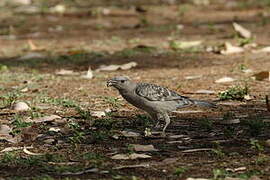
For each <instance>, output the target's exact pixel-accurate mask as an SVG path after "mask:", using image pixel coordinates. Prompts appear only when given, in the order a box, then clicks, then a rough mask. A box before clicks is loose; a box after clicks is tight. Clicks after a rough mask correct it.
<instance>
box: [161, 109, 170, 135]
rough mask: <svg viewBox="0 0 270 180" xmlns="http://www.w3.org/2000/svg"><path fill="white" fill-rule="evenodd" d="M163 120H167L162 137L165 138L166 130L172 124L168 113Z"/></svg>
mask: <svg viewBox="0 0 270 180" xmlns="http://www.w3.org/2000/svg"><path fill="white" fill-rule="evenodd" d="M163 118H164V119H165V126H164V128H163V130H162V135H163V136H165V130H166V128H167V126H168V125H169V124H170V122H171V120H170V117H169V115H168V114H167V113H165V114H163Z"/></svg>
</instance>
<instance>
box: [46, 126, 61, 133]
mask: <svg viewBox="0 0 270 180" xmlns="http://www.w3.org/2000/svg"><path fill="white" fill-rule="evenodd" d="M49 131H51V132H60V131H61V129H60V128H58V127H51V128H50V129H49Z"/></svg>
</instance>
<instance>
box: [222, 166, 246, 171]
mask: <svg viewBox="0 0 270 180" xmlns="http://www.w3.org/2000/svg"><path fill="white" fill-rule="evenodd" d="M245 170H247V168H246V167H238V168H234V169H231V168H226V171H230V172H238V171H245Z"/></svg>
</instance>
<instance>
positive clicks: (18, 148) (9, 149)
mask: <svg viewBox="0 0 270 180" xmlns="http://www.w3.org/2000/svg"><path fill="white" fill-rule="evenodd" d="M24 148H27V149H31V148H33V147H32V146H27V147H7V148H5V149H3V150H1V152H10V151H17V150H21V149H24Z"/></svg>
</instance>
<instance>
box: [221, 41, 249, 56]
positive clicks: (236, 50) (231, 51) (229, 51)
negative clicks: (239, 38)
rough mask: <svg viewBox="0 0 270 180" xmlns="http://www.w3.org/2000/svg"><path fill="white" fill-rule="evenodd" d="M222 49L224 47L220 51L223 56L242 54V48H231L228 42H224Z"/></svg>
mask: <svg viewBox="0 0 270 180" xmlns="http://www.w3.org/2000/svg"><path fill="white" fill-rule="evenodd" d="M224 47H225V49H223V50H221V51H220V53H221V54H224V55H229V54H237V53H242V52H244V48H241V47H238V46H233V45H232V44H231V43H229V42H226V43H225V45H224Z"/></svg>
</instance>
